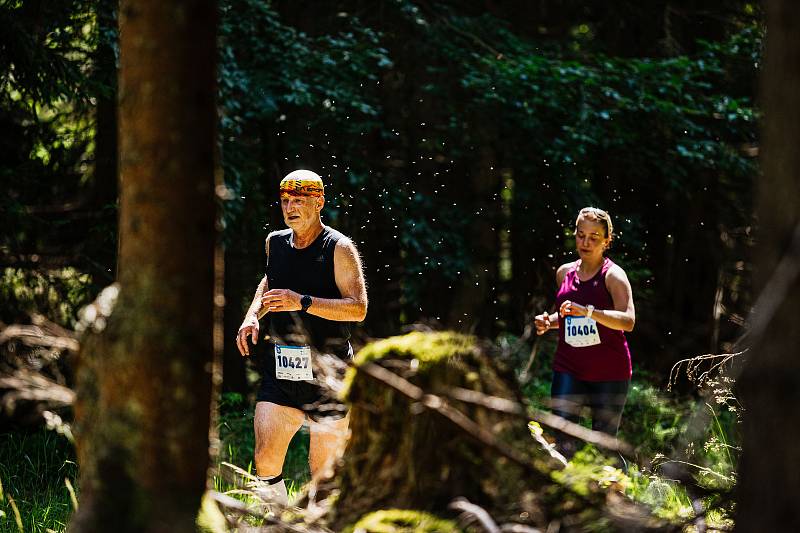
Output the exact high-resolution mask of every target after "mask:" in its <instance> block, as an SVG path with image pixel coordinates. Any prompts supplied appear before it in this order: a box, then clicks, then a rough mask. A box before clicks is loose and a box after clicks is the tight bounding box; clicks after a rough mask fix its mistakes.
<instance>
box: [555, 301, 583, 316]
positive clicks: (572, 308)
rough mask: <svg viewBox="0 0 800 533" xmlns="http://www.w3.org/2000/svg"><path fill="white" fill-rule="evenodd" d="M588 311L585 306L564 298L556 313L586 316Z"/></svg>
mask: <svg viewBox="0 0 800 533" xmlns="http://www.w3.org/2000/svg"><path fill="white" fill-rule="evenodd" d="M588 312H589V310H588V309H587V308H586V307H585V306H583V305H581V304H579V303H575V302H571V301H569V300H564V303H562V304H561V307H560V308H559V309H558V314H559V315H561V316H586V313H588Z"/></svg>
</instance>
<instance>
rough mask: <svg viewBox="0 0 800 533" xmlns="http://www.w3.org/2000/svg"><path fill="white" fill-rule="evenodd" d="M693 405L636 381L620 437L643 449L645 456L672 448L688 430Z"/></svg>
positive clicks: (631, 390) (640, 449)
mask: <svg viewBox="0 0 800 533" xmlns="http://www.w3.org/2000/svg"><path fill="white" fill-rule="evenodd" d="M689 410H690V408H689V406H688V405H687V404H685V403H683V404H681V403H678V402H677V401H675V399H674V398H672V397H669V396H667V395H666V394H664V393H663V392H661V391H659V390H658V389H657V388H655V387H654V386H653V385H651V384H648V383H646V382H639V381H634V382H632V383H631V388H630V391H629V392H628V401H627V403H626V404H625V411H624V412H623V414H622V423H621V424H620V433H619V435H620V438H622V439H623V440H625V441H626V442H629V443H630V444H632V445H633V446H635V447H636V448H637V450H639V453H640V456H641V457H643V458H651V457H653V456H654V455H655V454H656V453H660V452H664V451H665V450H669V449H671V448H672V447H673V446H674V445H675V443H676V441H677V438H678V436H679V435H681V434H682V433H683V432H684V431H686V423H687V418H688V415H689Z"/></svg>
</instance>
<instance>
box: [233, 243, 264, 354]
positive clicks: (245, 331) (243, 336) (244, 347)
mask: <svg viewBox="0 0 800 533" xmlns="http://www.w3.org/2000/svg"><path fill="white" fill-rule="evenodd" d="M271 236H272V234H270V235H269V236H268V237H267V242H266V243H265V244H264V250H265V251H266V253H267V260H269V238H270V237H271ZM268 290H269V282H268V281H267V275H266V274H264V277H263V278H261V282H260V283H259V284H258V287H257V288H256V293H255V295H253V301H252V302H251V303H250V307H248V308H247V313H245V315H244V320H242V325H241V326H239V333H238V334H237V335H236V347H237V348H239V353H240V354H242V355H243V356H248V355H250V345H249V344H248V343H247V336H248V335H249V336H250V340H251V341H252V342H253V344H258V330H259V327H258V319H259V318H261V317H262V316H264V315H265V314H267V311H266V309H265V308H264V307H263V304H262V303H261V299H262V298H263V297H264V293H265V292H267V291H268Z"/></svg>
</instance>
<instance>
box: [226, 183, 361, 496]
mask: <svg viewBox="0 0 800 533" xmlns="http://www.w3.org/2000/svg"><path fill="white" fill-rule="evenodd" d="M280 197H281V211H282V212H283V220H284V222H285V223H286V225H287V226H288V227H289V229H286V230H282V231H274V232H272V233H270V234H269V236H268V237H267V241H266V252H267V272H266V275H265V276H264V278H263V279H262V280H261V283H259V285H258V288H257V289H256V293H255V296H254V297H253V302H252V304H250V308H249V309H248V311H247V314H246V315H245V318H244V321H243V322H242V325H241V326H240V328H239V334H238V336H237V338H236V344H237V346H238V348H239V352H240V353H241V354H242V355H243V356H248V355H250V346H249V344H248V341H247V337H248V336H249V337H250V339H251V340H252V342H253V344H256V343H257V342H258V336H259V323H258V319H259V317H260V316H262V315H263V316H264V317H265V319H266V324H267V328H268V329H267V332H268V335H267V336H265V339H267V342H268V344H267V349H266V351H265V354H264V357H263V358H262V359H263V361H262V364H261V365H260V367H261V368H260V371H261V388H260V390H259V392H258V396H257V398H256V401H257V403H256V412H255V420H254V429H255V437H256V450H255V462H256V472H257V474H258V477H259V479H260V480H261V481H263V482H264V483H266V484H268V485H270V486H271V488H272V489H273V490H272V491H271V492H272V493H273V494H274V495H275V496H274V499H275V501H277V502H279V503H282V504H283V505H286V503H287V495H286V485H285V483H284V481H283V478H282V471H283V463H284V459H285V457H286V451H287V449H288V446H289V442H290V441H291V439H292V437H293V436H294V434H295V433H296V432H297V430H298V429H300V427H301V426H302V424H303V422H304V421H305V420H306V417H308V418H309V429H310V437H311V440H310V448H309V463H310V466H311V473H312V476H314V477H317V476H319V475H320V474H322V473H323V472H324V471H325V470H326V469H327V468H330V467H331V466H332V463H333V460H334V459H335V457H336V454H337V452H338V451H339V450H340V449H341V447H342V446H343V445H344V442H345V439H346V437H347V424H348V417H346V416H345V417H344V418H339V419H336V420H333V419H332V418H333V417H328V418H324V419H323V418H320V417H318V416H316V415H318V414H319V413H318V411H316V409H315V408H316V407H317V406H318V405H319V403H320V402H321V401H322V400H323V399H324V394H323V390H322V389H321V388H320V387H319V386H318V385H317V384H316V383H315V382H314V376H313V366H312V362H311V348H313V349H314V350H315V351H317V352H323V353H331V354H334V355H337V356H339V357H341V358H343V359H344V358H350V357H352V355H353V349H352V346H351V345H350V341H349V338H350V323H351V322H360V321H362V320H364V317H365V316H366V314H367V291H366V286H365V283H364V274H363V272H362V269H361V262H360V259H359V256H358V251H357V250H356V247H355V245H354V244H353V242H352V241H351V240H350V239H348V238H347V237H345V236H344V235H342V234H341V233H339V232H338V231H336V230H334V229H332V228H330V227H328V226H325V225H323V224H322V220H321V217H320V212H321V210H322V207H323V206H324V205H325V195H324V186H323V183H322V178H320V177H319V176H318V175H317V174H315V173H314V172H311V171H309V170H296V171H294V172H291V173H290V174H288V175H287V176H286V177H285V178H283V180H282V181H281V184H280Z"/></svg>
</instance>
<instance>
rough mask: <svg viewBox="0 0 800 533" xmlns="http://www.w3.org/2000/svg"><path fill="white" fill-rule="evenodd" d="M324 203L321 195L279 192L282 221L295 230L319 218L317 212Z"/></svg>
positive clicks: (311, 223) (309, 224)
mask: <svg viewBox="0 0 800 533" xmlns="http://www.w3.org/2000/svg"><path fill="white" fill-rule="evenodd" d="M324 204H325V198H324V197H322V196H306V195H294V194H286V193H282V194H281V212H283V221H284V222H285V223H286V225H287V226H289V227H290V228H292V229H293V230H295V231H302V230H304V229H306V228H309V227H311V226H313V225H314V224H315V223H316V221H317V220H319V212H320V211H321V210H322V206H323V205H324Z"/></svg>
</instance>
